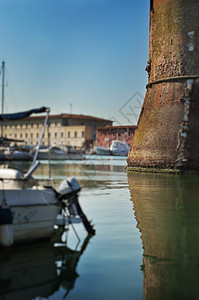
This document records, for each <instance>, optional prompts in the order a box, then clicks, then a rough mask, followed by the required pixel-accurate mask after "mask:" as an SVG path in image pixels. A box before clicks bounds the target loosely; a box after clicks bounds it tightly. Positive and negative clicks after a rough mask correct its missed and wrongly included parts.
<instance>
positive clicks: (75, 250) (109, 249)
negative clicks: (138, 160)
mask: <svg viewBox="0 0 199 300" xmlns="http://www.w3.org/2000/svg"><path fill="white" fill-rule="evenodd" d="M17 164H18V165H17V167H21V169H25V168H26V164H22V163H20V162H17ZM125 167H126V158H123V157H105V156H94V155H93V156H87V157H86V159H85V160H80V161H61V162H60V161H59V162H57V161H52V163H51V168H50V170H49V165H48V163H47V162H42V164H41V165H40V166H39V168H38V169H37V170H36V172H35V175H34V176H35V177H36V178H38V179H40V180H41V181H42V180H44V179H45V178H46V177H48V175H49V174H50V177H51V178H52V181H54V183H55V184H56V182H59V181H60V180H62V179H63V178H64V177H66V176H74V177H75V178H76V179H77V180H78V181H79V183H80V184H81V186H82V190H81V192H80V196H79V201H80V204H81V206H82V208H83V210H84V212H85V214H86V215H87V217H88V219H89V220H92V223H93V224H94V225H95V230H96V235H94V236H92V237H89V236H87V233H86V231H85V230H84V228H83V226H82V224H72V225H69V229H68V230H66V231H65V232H64V233H63V232H61V231H58V232H57V236H58V235H60V237H61V239H59V242H57V236H56V235H55V244H54V245H53V244H52V243H46V242H43V243H36V244H32V245H24V246H17V247H13V248H10V249H8V250H5V249H3V250H1V251H0V299H15V300H16V299H20V300H23V299H46V298H48V299H70V300H80V299H81V300H82V299H87V300H89V299H92V300H93V299H95V300H107V299H114V300H121V299H124V300H128V299H129V300H130V299H131V300H132V299H152V300H153V299H155V300H156V299H157V300H158V299H199V285H198V278H199V258H198V257H199V255H198V253H199V234H198V229H199V196H198V195H199V176H181V175H168V174H140V173H127V172H126V170H125ZM61 241H62V242H61Z"/></svg>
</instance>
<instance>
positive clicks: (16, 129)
mask: <svg viewBox="0 0 199 300" xmlns="http://www.w3.org/2000/svg"><path fill="white" fill-rule="evenodd" d="M44 120H45V116H35V117H27V118H24V119H21V120H15V121H4V122H3V135H4V137H6V138H9V139H17V140H24V142H25V143H26V144H27V145H30V146H36V145H37V143H38V141H39V140H40V137H41V133H42V129H43V123H44ZM107 124H108V125H112V121H111V120H106V119H101V118H96V117H92V116H86V115H75V114H60V115H50V116H49V120H48V126H47V128H46V130H45V135H44V139H43V146H47V145H63V146H67V147H71V148H73V149H80V148H85V149H89V148H90V147H92V145H93V142H94V141H95V138H96V136H95V133H96V129H97V128H98V127H101V126H105V125H107Z"/></svg>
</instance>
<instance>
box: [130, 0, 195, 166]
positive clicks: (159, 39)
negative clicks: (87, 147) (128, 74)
mask: <svg viewBox="0 0 199 300" xmlns="http://www.w3.org/2000/svg"><path fill="white" fill-rule="evenodd" d="M150 5H151V7H150V33H149V41H150V42H149V61H148V65H147V67H146V70H147V72H148V85H147V92H146V96H145V100H144V104H143V107H142V110H141V114H140V117H139V121H138V129H137V130H136V132H135V136H134V140H133V142H132V148H131V151H130V152H129V155H128V160H127V161H128V168H129V170H130V169H131V168H132V169H133V168H137V167H138V168H140V167H141V168H143V167H148V168H151V167H156V168H161V169H166V168H179V167H180V168H181V167H184V168H188V169H189V168H199V1H198V0H189V1H187V0H151V1H150Z"/></svg>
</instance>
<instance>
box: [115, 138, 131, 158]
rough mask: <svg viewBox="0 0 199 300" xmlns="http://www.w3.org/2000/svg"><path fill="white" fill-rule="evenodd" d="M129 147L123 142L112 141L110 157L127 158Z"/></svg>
mask: <svg viewBox="0 0 199 300" xmlns="http://www.w3.org/2000/svg"><path fill="white" fill-rule="evenodd" d="M129 150H130V148H129V146H128V144H127V143H126V142H125V143H123V142H121V141H118V140H115V141H112V144H111V146H110V152H111V154H112V155H116V156H127V155H128V153H129Z"/></svg>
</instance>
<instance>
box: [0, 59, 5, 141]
mask: <svg viewBox="0 0 199 300" xmlns="http://www.w3.org/2000/svg"><path fill="white" fill-rule="evenodd" d="M4 80H5V62H4V61H3V62H2V66H1V82H2V84H1V85H2V92H1V113H2V115H3V114H4ZM1 136H2V137H3V120H2V122H1Z"/></svg>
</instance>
